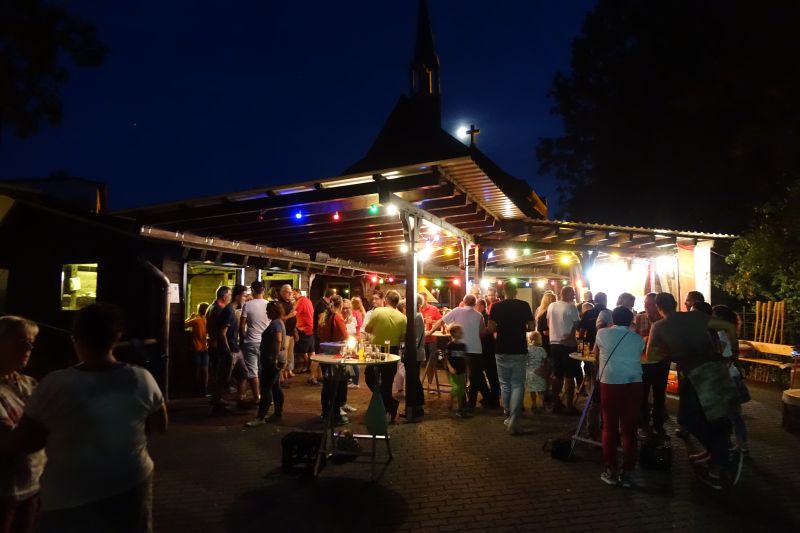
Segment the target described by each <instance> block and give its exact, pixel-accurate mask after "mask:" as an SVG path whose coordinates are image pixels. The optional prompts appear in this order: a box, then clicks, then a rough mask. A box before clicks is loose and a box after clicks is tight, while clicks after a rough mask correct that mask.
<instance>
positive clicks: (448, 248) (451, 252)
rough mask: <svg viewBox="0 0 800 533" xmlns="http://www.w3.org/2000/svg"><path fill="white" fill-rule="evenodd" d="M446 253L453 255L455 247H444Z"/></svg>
mask: <svg viewBox="0 0 800 533" xmlns="http://www.w3.org/2000/svg"><path fill="white" fill-rule="evenodd" d="M444 255H453V249H452V248H450V247H449V246H448V247H447V248H445V249H444Z"/></svg>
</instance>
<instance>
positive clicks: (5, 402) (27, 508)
mask: <svg viewBox="0 0 800 533" xmlns="http://www.w3.org/2000/svg"><path fill="white" fill-rule="evenodd" d="M38 333H39V326H37V325H36V323H34V322H31V321H30V320H28V319H25V318H21V317H18V316H10V315H9V316H4V317H0V431H2V432H8V431H11V430H13V429H14V428H16V427H17V425H18V424H19V422H20V420H21V419H22V411H23V409H24V407H25V404H26V403H27V402H28V398H30V397H31V394H33V389H34V388H35V387H36V380H35V379H33V378H32V377H30V376H26V375H25V374H20V373H19V371H20V370H22V369H23V368H25V366H26V365H27V364H28V360H29V359H30V357H31V351H32V350H33V342H34V340H35V339H36V335H37V334H38ZM2 455H3V463H4V465H3V467H2V468H0V487H2V488H0V530H2V531H33V523H34V518H35V517H36V512H37V510H38V508H39V476H41V474H42V469H43V468H44V462H45V457H44V452H43V451H41V450H39V451H35V452H33V453H25V452H24V451H20V452H17V453H9V454H8V455H6V454H5V452H3V454H2Z"/></svg>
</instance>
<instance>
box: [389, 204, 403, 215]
mask: <svg viewBox="0 0 800 533" xmlns="http://www.w3.org/2000/svg"><path fill="white" fill-rule="evenodd" d="M399 212H400V211H399V210H398V209H397V206H396V205H394V204H389V205H387V206H386V214H387V215H389V216H391V217H393V216H395V215H397V213H399Z"/></svg>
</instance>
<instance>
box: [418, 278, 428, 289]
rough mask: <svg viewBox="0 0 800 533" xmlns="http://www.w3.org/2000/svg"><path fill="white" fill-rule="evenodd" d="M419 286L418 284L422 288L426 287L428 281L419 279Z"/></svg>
mask: <svg viewBox="0 0 800 533" xmlns="http://www.w3.org/2000/svg"><path fill="white" fill-rule="evenodd" d="M419 284H420V285H421V286H423V287H424V286H425V285H427V284H428V280H426V279H420V280H419Z"/></svg>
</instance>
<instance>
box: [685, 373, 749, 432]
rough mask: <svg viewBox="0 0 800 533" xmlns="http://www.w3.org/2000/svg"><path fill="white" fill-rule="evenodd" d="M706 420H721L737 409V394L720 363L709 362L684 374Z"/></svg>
mask: <svg viewBox="0 0 800 533" xmlns="http://www.w3.org/2000/svg"><path fill="white" fill-rule="evenodd" d="M686 377H687V378H688V379H689V382H690V383H691V384H692V386H693V387H694V390H695V391H696V392H697V399H698V400H699V401H700V406H701V407H702V409H703V413H704V414H705V415H706V420H708V421H709V422H713V421H715V420H722V419H726V418H728V416H729V415H730V414H731V413H732V412H734V411H735V410H736V409H737V408H738V407H739V392H738V391H737V390H736V386H735V385H734V383H733V380H732V379H731V376H730V373H729V372H728V367H727V366H726V365H725V364H724V363H723V362H722V361H709V362H707V363H703V364H702V365H699V366H697V367H695V368H693V369H692V370H690V371H689V372H687V373H686Z"/></svg>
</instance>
